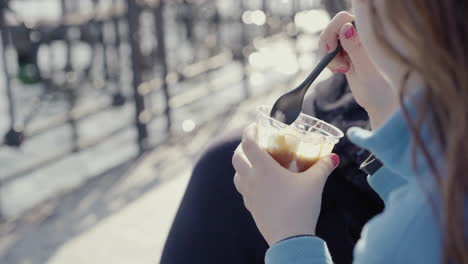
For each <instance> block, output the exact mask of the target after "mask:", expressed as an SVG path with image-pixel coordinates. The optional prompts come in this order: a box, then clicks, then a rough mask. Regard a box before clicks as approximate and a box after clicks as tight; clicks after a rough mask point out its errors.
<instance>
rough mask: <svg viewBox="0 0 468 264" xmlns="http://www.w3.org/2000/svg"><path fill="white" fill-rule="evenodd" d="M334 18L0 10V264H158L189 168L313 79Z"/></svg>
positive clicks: (227, 11)
mask: <svg viewBox="0 0 468 264" xmlns="http://www.w3.org/2000/svg"><path fill="white" fill-rule="evenodd" d="M342 9H345V6H344V4H343V1H341V0H238V1H226V0H166V1H163V0H159V1H158V0H0V30H1V56H0V137H1V138H2V140H0V263H2V264H39V263H83V262H85V263H158V262H159V257H160V254H161V250H162V247H163V245H164V241H165V239H166V236H167V233H168V231H169V228H170V225H171V221H172V219H173V217H174V215H175V212H176V210H177V207H178V204H179V202H180V199H181V197H182V194H183V192H184V189H185V186H186V184H187V181H188V179H189V177H190V173H191V168H192V166H193V164H194V163H195V162H196V159H197V156H198V155H200V153H201V152H202V151H203V149H204V147H206V146H207V145H208V144H209V143H210V142H211V141H212V140H213V139H214V138H216V137H217V136H219V135H221V134H223V133H225V132H227V131H229V130H230V129H233V128H236V127H240V126H243V125H245V124H247V123H248V122H249V121H252V120H254V119H253V118H254V117H255V111H256V107H257V106H258V105H260V104H272V103H273V102H274V101H275V99H276V98H277V97H278V96H279V95H281V93H283V92H285V91H287V90H289V89H292V88H294V87H295V85H296V84H298V82H300V81H301V79H303V78H304V77H305V76H306V75H307V74H308V72H310V71H311V70H312V69H313V67H314V66H315V63H316V62H317V59H318V56H319V54H318V52H317V42H318V35H319V33H320V31H321V30H322V29H323V28H324V27H325V26H326V24H327V23H328V21H329V19H330V16H332V15H333V14H335V13H336V12H337V11H338V10H342ZM327 74H328V75H329V73H324V74H322V76H321V78H326V77H327Z"/></svg>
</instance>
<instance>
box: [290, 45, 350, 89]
mask: <svg viewBox="0 0 468 264" xmlns="http://www.w3.org/2000/svg"><path fill="white" fill-rule="evenodd" d="M342 50H343V47H342V46H341V43H339V42H338V47H337V48H336V50H335V51H333V52H331V53H328V54H327V55H325V56H324V57H323V58H322V60H321V61H320V63H319V64H318V65H317V67H315V69H314V70H313V71H312V73H310V75H309V76H308V77H307V78H306V79H305V81H304V82H303V83H302V84H301V85H299V87H298V89H301V90H302V91H301V92H302V93H303V94H305V93H306V92H307V90H308V89H309V87H310V85H311V84H312V83H313V82H314V81H315V79H317V77H318V76H319V75H320V73H322V72H323V70H324V69H325V68H326V67H327V66H328V64H330V62H331V61H332V60H333V59H334V58H335V57H336V55H338V53H340V51H342Z"/></svg>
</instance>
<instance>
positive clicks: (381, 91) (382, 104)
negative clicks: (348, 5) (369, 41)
mask: <svg viewBox="0 0 468 264" xmlns="http://www.w3.org/2000/svg"><path fill="white" fill-rule="evenodd" d="M354 20H355V19H354V16H353V15H351V14H350V13H347V12H341V13H338V14H337V15H336V16H335V17H334V18H333V19H332V21H331V22H330V24H329V25H328V26H327V28H326V29H325V30H324V31H323V32H322V34H321V36H320V43H319V47H320V51H321V52H322V53H330V52H332V51H334V50H335V49H336V48H337V47H338V41H340V42H341V45H342V46H343V51H342V52H341V53H340V54H338V56H337V57H336V58H335V59H334V60H333V61H332V62H331V63H330V64H329V65H328V68H329V69H330V70H331V71H332V72H334V73H336V72H341V73H344V74H346V77H347V79H348V83H349V85H350V88H351V90H352V93H353V95H354V97H355V99H356V101H357V102H358V104H360V105H361V106H362V107H363V108H364V109H366V111H367V112H368V114H369V117H370V120H371V124H372V127H373V128H376V127H378V126H379V125H380V124H381V123H383V122H384V121H385V120H386V119H387V118H388V116H389V115H390V114H391V113H392V112H393V111H394V110H395V109H396V108H397V106H398V100H397V98H398V97H397V95H396V93H395V91H394V90H392V89H391V87H390V84H389V82H388V81H387V80H386V79H385V78H384V76H383V75H382V74H381V73H380V72H379V71H378V70H377V68H376V67H375V66H374V64H373V63H372V61H371V59H370V58H369V55H368V53H367V51H366V50H365V48H364V46H363V45H362V43H361V39H360V37H359V33H358V31H357V30H356V28H355V27H354V26H353V25H352V24H351V23H352V22H353V21H354Z"/></svg>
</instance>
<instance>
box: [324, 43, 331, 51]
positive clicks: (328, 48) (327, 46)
mask: <svg viewBox="0 0 468 264" xmlns="http://www.w3.org/2000/svg"><path fill="white" fill-rule="evenodd" d="M325 48H326V49H327V52H330V45H328V43H327V45H326V46H325Z"/></svg>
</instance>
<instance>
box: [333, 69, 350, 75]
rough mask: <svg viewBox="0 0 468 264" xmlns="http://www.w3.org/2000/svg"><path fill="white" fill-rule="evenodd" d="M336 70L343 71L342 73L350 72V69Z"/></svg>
mask: <svg viewBox="0 0 468 264" xmlns="http://www.w3.org/2000/svg"><path fill="white" fill-rule="evenodd" d="M336 71H337V72H341V73H343V74H346V73H348V72H349V70H348V69H338V70H336Z"/></svg>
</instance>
